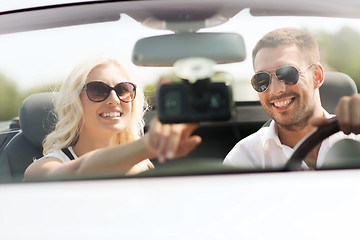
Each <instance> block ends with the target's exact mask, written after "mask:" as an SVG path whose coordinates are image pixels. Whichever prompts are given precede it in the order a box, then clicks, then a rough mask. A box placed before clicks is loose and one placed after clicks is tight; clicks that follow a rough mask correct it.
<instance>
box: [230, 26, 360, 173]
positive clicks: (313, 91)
mask: <svg viewBox="0 0 360 240" xmlns="http://www.w3.org/2000/svg"><path fill="white" fill-rule="evenodd" d="M319 55H320V54H319V50H318V46H317V44H316V41H315V40H314V39H313V38H312V36H311V35H309V34H308V33H307V32H305V31H302V30H299V29H295V28H282V29H277V30H274V31H272V32H269V33H268V34H266V35H265V36H264V37H263V38H262V39H261V40H260V41H259V42H258V43H257V45H256V46H255V48H254V50H253V55H252V57H253V66H254V70H255V73H256V74H255V75H254V76H253V77H252V79H251V84H252V86H253V87H254V89H255V90H256V91H257V92H258V95H259V99H260V102H261V104H262V106H263V108H264V110H265V111H266V112H267V114H268V115H269V116H270V117H271V118H272V119H273V120H272V121H271V123H270V125H269V126H268V127H262V128H261V129H260V130H259V131H257V132H256V133H254V134H252V135H250V136H248V137H247V138H244V139H243V140H241V141H240V142H238V143H237V144H236V145H235V147H234V148H233V149H232V150H231V151H230V152H229V154H228V155H227V156H226V158H225V160H224V164H229V165H234V166H241V167H245V168H255V169H268V168H281V167H283V166H284V165H285V164H286V162H287V161H288V159H289V158H290V156H291V155H292V153H293V152H294V147H295V145H296V144H297V143H298V142H299V141H300V140H301V139H302V138H303V137H305V136H306V135H308V134H309V133H310V132H311V131H313V130H314V129H316V127H317V126H319V125H321V124H323V123H324V122H325V121H326V119H328V118H330V117H332V116H331V115H330V114H329V113H327V112H326V111H325V110H324V109H323V108H322V106H321V101H320V94H319V87H320V86H321V85H322V84H323V81H324V69H323V67H322V65H321V64H320V56H319ZM353 98H356V96H355V97H353ZM351 101H354V100H349V99H347V100H344V101H343V104H342V105H341V106H340V107H339V108H338V109H337V111H339V112H341V111H342V112H344V111H345V112H346V111H347V113H346V114H345V115H346V116H347V117H345V115H343V116H340V117H341V119H339V120H340V122H341V124H340V125H341V127H342V129H343V130H345V133H346V134H349V133H350V132H351V131H353V129H351V128H353V127H354V125H351V123H350V122H349V121H348V120H347V119H346V118H348V119H349V118H350V117H349V116H350V112H351V113H353V115H354V116H356V115H357V114H358V113H357V112H359V115H358V118H357V119H359V120H360V111H356V112H355V111H349V110H346V109H349V105H350V104H349V102H351ZM346 102H347V103H346ZM354 109H359V108H354ZM355 126H356V123H355ZM346 134H344V132H339V133H336V134H334V135H333V136H331V137H329V138H327V139H325V140H324V141H323V142H322V143H321V144H319V145H318V146H316V147H315V148H314V149H313V151H312V152H311V153H310V154H309V155H308V156H307V157H306V159H304V162H303V167H304V168H310V169H315V168H317V167H320V166H321V165H322V164H323V162H324V158H325V155H326V153H327V152H328V150H329V149H330V148H331V147H332V146H333V145H334V143H336V142H338V141H339V140H341V139H344V138H351V139H356V138H357V139H359V140H360V138H359V137H357V136H356V135H354V134H351V135H346Z"/></svg>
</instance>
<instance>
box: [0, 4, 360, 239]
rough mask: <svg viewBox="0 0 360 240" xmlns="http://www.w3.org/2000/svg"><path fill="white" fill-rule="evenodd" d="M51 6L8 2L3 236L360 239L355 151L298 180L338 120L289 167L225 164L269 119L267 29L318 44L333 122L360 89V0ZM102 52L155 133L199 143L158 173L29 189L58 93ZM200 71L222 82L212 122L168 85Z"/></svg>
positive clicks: (3, 40) (3, 13) (323, 91)
mask: <svg viewBox="0 0 360 240" xmlns="http://www.w3.org/2000/svg"><path fill="white" fill-rule="evenodd" d="M44 2H46V1H29V2H28V1H11V3H0V51H1V56H2V57H1V58H0V84H1V86H0V94H1V96H0V101H1V102H0V121H1V122H0V239H25V238H27V239H144V238H149V239H359V237H360V234H359V233H358V230H357V227H356V225H357V221H356V219H357V218H358V216H359V214H360V207H358V205H359V204H358V202H359V201H360V191H359V190H358V189H359V187H358V186H359V185H360V171H359V169H358V168H359V167H360V164H359V163H358V161H359V162H360V159H359V158H360V157H359V155H358V154H359V149H358V148H357V146H355V147H354V146H353V145H352V144H350V143H349V144H348V145H347V144H344V146H340V148H339V149H337V150H334V152H333V155H332V156H329V159H330V160H329V164H327V165H326V166H325V167H324V168H323V169H318V170H315V171H297V170H298V167H297V166H298V165H299V164H300V163H301V161H302V160H303V159H304V157H305V156H306V153H307V152H309V151H310V150H311V149H312V147H313V146H314V145H316V144H317V143H319V142H321V141H322V140H323V139H325V138H327V137H329V136H330V135H332V134H333V133H335V132H337V131H339V129H338V127H337V125H336V122H334V123H332V124H329V125H326V126H324V127H322V128H319V129H318V130H317V131H316V132H314V133H313V134H312V135H311V136H309V137H308V138H307V139H306V140H305V141H304V142H303V143H302V144H301V145H300V146H298V148H297V149H296V150H295V152H294V155H293V156H292V157H291V158H290V159H289V162H288V164H287V165H286V168H283V169H276V170H267V171H260V170H256V171H255V170H251V169H243V168H235V167H229V166H224V165H223V164H222V163H223V160H224V158H225V156H226V154H227V153H228V152H229V151H230V150H231V149H232V147H233V146H234V145H235V144H236V143H237V142H238V141H239V140H241V139H243V138H244V137H246V136H248V135H250V134H252V133H254V132H255V131H257V130H258V129H259V128H261V127H263V126H264V124H266V123H267V122H268V120H269V119H270V117H269V116H268V115H267V114H266V113H265V112H264V110H263V109H262V106H261V104H260V102H259V99H258V96H257V93H256V92H255V91H254V90H253V89H252V86H251V84H250V79H251V76H252V75H253V74H254V73H253V69H252V59H251V51H252V48H253V47H254V46H255V44H256V42H257V40H259V39H260V38H261V37H262V36H263V35H264V34H265V33H267V32H269V31H271V30H273V29H276V28H280V27H298V28H303V29H305V30H307V31H309V32H310V33H311V34H313V35H314V36H315V38H316V39H317V41H318V43H319V46H320V50H321V58H322V64H323V65H324V67H325V71H326V73H325V81H324V84H323V86H321V88H320V95H321V101H322V105H323V107H324V108H325V109H326V110H327V111H328V112H329V113H334V110H335V107H336V104H337V102H338V100H339V99H340V98H341V97H342V96H345V95H348V96H349V95H352V94H354V93H357V92H358V90H357V89H358V86H359V84H360V65H359V62H360V48H359V46H360V3H359V2H358V1H356V0H342V1H339V0H332V1H310V0H301V1H300V0H288V1H282V0H251V1H246V0H225V1H223V0H197V1H188V0H184V1H179V0H173V1H172V0H145V1H116V0H111V1H110V0H109V1H107V0H103V1H90V0H89V1H51V3H49V2H50V1H48V2H47V3H44ZM97 55H106V56H111V57H114V58H116V59H118V60H119V61H120V62H122V63H123V64H124V65H125V66H126V67H127V68H128V69H129V70H130V72H131V74H132V75H133V77H134V78H136V79H137V81H138V82H139V85H140V87H141V88H143V89H144V90H145V94H146V96H147V99H148V102H149V103H150V106H151V107H149V109H148V110H147V112H146V115H145V122H146V127H145V131H146V130H147V127H148V125H149V122H150V120H151V119H152V118H153V117H154V116H158V117H159V118H160V119H161V120H162V121H164V122H193V121H196V122H199V123H200V127H199V128H198V129H197V130H196V132H195V134H198V135H200V136H201V137H202V139H203V141H202V143H201V144H200V145H199V146H198V147H197V148H196V149H195V150H194V151H193V152H191V153H190V154H189V155H188V156H186V157H184V158H181V159H175V160H172V161H168V162H167V163H165V164H159V163H158V162H157V159H152V161H153V163H154V165H155V169H152V170H149V171H147V172H144V173H141V174H138V175H135V176H123V175H118V176H117V175H116V176H104V177H102V178H71V179H56V180H55V179H52V180H47V181H27V182H24V181H23V177H24V171H25V169H26V168H27V167H28V166H29V164H31V162H32V161H33V160H34V159H36V158H40V157H41V156H42V141H43V139H44V137H45V136H46V134H48V133H49V132H50V131H52V130H53V123H54V116H53V112H52V110H53V100H54V99H55V98H56V95H57V93H56V92H57V90H58V86H59V85H61V83H62V82H63V81H64V80H65V78H66V77H67V75H68V74H69V73H70V71H71V69H72V68H73V67H74V66H75V65H76V64H77V63H78V62H79V61H81V60H82V59H85V58H87V57H92V56H97ZM199 69H200V70H199ZM204 69H205V70H204ZM202 70H204V71H205V74H207V73H212V74H211V78H209V79H210V80H211V82H210V83H209V84H210V85H211V87H212V88H214V89H216V91H215V92H216V94H214V95H213V96H211V97H210V98H211V102H212V103H213V104H214V106H220V107H218V108H214V109H212V110H211V111H205V112H204V111H198V108H196V106H194V105H195V104H194V102H190V103H186V104H187V105H186V104H185V105H186V107H185V108H183V111H180V110H179V109H178V108H177V107H178V105H177V104H178V101H180V100H179V99H182V98H187V97H188V95H189V94H190V93H189V92H184V91H183V88H182V83H181V80H180V83H179V84H178V85H167V84H163V83H164V81H165V82H166V81H174V82H176V81H177V82H179V79H188V80H191V78H192V77H193V76H194V75H199V74H200V75H201V74H204V72H203V71H202ZM209 76H210V75H209ZM169 86H171V87H169ZM174 86H175V87H174ZM14 89H15V90H14ZM204 89H207V88H204ZM204 89H203V88H199V89H197V90H196V91H198V92H197V93H198V94H199V95H200V96H202V95H201V92H204V91H205V90H204ZM199 102H201V103H202V99H200V100H197V103H199ZM358 183H359V184H358Z"/></svg>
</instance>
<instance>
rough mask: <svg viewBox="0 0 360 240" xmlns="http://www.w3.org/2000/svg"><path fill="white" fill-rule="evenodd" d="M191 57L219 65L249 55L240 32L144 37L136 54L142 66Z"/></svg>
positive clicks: (136, 58)
mask: <svg viewBox="0 0 360 240" xmlns="http://www.w3.org/2000/svg"><path fill="white" fill-rule="evenodd" d="M190 57H204V58H209V59H212V60H214V61H215V62H216V63H218V64H222V63H233V62H241V61H244V60H245V58H246V49H245V43H244V40H243V38H242V36H241V35H239V34H236V33H194V32H181V33H175V34H169V35H160V36H154V37H148V38H143V39H140V40H138V41H137V42H136V44H135V46H134V49H133V53H132V61H133V63H134V64H135V65H138V66H153V67H171V66H173V65H174V63H175V62H176V61H177V60H179V59H183V58H190Z"/></svg>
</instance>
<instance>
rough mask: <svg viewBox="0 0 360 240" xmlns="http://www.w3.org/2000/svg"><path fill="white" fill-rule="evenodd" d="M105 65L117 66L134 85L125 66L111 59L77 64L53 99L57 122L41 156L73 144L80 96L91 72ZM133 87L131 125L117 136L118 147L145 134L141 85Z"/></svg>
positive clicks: (80, 112) (78, 123) (78, 127)
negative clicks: (133, 98)
mask: <svg viewBox="0 0 360 240" xmlns="http://www.w3.org/2000/svg"><path fill="white" fill-rule="evenodd" d="M108 64H112V65H114V66H116V67H118V68H119V69H120V70H121V71H122V72H123V73H124V75H125V76H126V78H127V79H128V81H130V82H133V83H135V84H136V82H134V80H133V79H131V78H130V75H129V73H128V71H127V70H126V69H125V68H124V66H123V65H121V64H120V63H119V62H117V61H116V60H114V59H110V58H105V57H96V58H91V59H88V60H86V61H84V62H82V63H80V64H79V65H77V66H76V67H75V68H74V69H73V71H72V72H71V73H70V75H69V77H68V78H67V79H66V81H65V82H64V84H63V86H62V87H61V90H60V92H59V93H58V94H57V96H56V99H55V102H54V113H55V116H56V119H57V123H56V126H55V130H54V131H53V132H51V133H50V134H49V135H47V136H46V138H45V139H44V142H43V154H44V155H46V154H48V153H50V152H52V151H54V150H60V149H63V148H66V147H69V146H74V145H75V144H76V142H77V140H78V137H79V133H80V130H81V128H82V125H83V108H82V104H81V101H80V93H81V91H82V89H83V87H84V85H85V81H86V78H87V76H88V75H89V73H90V71H91V70H92V69H94V68H95V67H96V66H99V65H108ZM136 85H137V88H136V97H135V100H134V101H132V102H131V104H132V106H131V107H132V108H131V117H130V122H129V124H128V126H127V127H126V128H125V129H124V131H122V132H120V133H119V134H118V136H117V140H118V141H117V142H118V144H120V143H125V142H132V141H134V140H136V139H138V138H140V136H142V135H143V134H144V125H145V124H144V120H143V116H144V112H145V111H144V109H145V104H146V103H145V98H144V93H143V90H142V89H141V86H139V84H136Z"/></svg>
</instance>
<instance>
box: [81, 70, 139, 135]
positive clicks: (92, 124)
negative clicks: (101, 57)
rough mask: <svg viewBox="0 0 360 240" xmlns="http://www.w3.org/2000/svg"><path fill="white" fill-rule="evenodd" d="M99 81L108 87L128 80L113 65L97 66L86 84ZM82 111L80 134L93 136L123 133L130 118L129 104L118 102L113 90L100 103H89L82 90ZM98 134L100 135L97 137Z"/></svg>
mask: <svg viewBox="0 0 360 240" xmlns="http://www.w3.org/2000/svg"><path fill="white" fill-rule="evenodd" d="M93 81H100V82H104V83H106V84H107V85H109V86H110V87H114V86H115V85H117V84H119V83H121V82H129V79H128V78H127V77H126V75H125V74H124V73H123V72H122V70H121V69H120V68H118V67H117V66H116V65H114V64H106V65H98V66H96V67H95V68H93V70H92V71H91V72H90V73H89V75H88V77H87V79H86V82H85V83H89V82H93ZM80 99H81V103H82V106H83V109H84V123H83V127H82V133H91V134H92V135H93V134H95V136H99V137H100V136H103V135H106V136H107V135H115V134H117V133H119V132H121V131H123V130H124V129H125V128H126V126H127V125H128V124H129V121H130V117H131V107H132V103H131V102H128V103H126V102H123V101H120V99H119V97H118V96H117V95H116V93H115V91H114V90H111V92H110V94H109V96H108V98H107V99H105V100H104V101H102V102H93V101H91V100H90V99H89V98H88V97H87V94H86V90H85V89H83V90H82V92H81V94H80ZM99 134H100V135H99Z"/></svg>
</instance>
